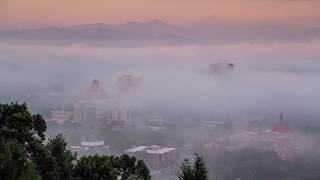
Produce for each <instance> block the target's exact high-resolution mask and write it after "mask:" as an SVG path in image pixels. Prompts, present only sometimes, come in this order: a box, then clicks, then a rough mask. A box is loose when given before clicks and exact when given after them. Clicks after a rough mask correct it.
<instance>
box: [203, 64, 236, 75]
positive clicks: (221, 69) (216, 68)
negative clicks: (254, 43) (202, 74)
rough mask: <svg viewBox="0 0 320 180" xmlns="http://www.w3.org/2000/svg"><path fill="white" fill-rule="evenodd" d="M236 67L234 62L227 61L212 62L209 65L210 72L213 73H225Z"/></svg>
mask: <svg viewBox="0 0 320 180" xmlns="http://www.w3.org/2000/svg"><path fill="white" fill-rule="evenodd" d="M233 69H234V64H233V63H229V62H227V61H223V62H216V63H212V64H210V66H209V72H210V73H211V74H217V75H220V74H225V73H228V72H230V71H232V70H233Z"/></svg>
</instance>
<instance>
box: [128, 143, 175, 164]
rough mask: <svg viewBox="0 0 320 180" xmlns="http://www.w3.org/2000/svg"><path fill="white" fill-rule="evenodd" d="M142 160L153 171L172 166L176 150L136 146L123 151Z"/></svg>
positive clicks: (153, 146) (154, 146)
mask: <svg viewBox="0 0 320 180" xmlns="http://www.w3.org/2000/svg"><path fill="white" fill-rule="evenodd" d="M124 152H125V153H127V154H129V155H133V156H136V157H137V158H138V159H142V160H144V161H145V162H146V164H147V165H148V166H149V167H151V168H153V169H161V168H165V167H168V166H170V165H172V164H174V163H175V162H176V160H177V154H176V148H169V147H161V146H156V145H152V146H138V147H134V148H131V149H128V150H125V151H124Z"/></svg>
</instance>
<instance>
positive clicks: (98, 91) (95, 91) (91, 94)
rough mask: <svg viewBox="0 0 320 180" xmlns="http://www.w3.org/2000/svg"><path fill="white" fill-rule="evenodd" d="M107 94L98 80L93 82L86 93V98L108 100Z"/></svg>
mask: <svg viewBox="0 0 320 180" xmlns="http://www.w3.org/2000/svg"><path fill="white" fill-rule="evenodd" d="M106 97H107V94H106V92H105V91H104V89H103V88H102V87H101V86H100V83H99V81H98V80H97V79H94V80H93V81H92V84H91V86H90V87H89V88H88V89H87V91H86V93H85V98H90V99H99V98H106Z"/></svg>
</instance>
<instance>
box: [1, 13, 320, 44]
mask: <svg viewBox="0 0 320 180" xmlns="http://www.w3.org/2000/svg"><path fill="white" fill-rule="evenodd" d="M313 39H320V26H314V27H287V26H264V25H259V26H258V25H257V26H250V27H237V26H222V25H204V26H201V25H193V26H189V27H179V26H174V25H170V24H168V23H166V22H163V21H161V20H157V19H155V20H151V21H147V22H127V23H123V24H104V23H96V24H82V25H74V26H66V27H43V28H36V29H19V30H7V31H0V41H5V42H6V41H8V42H16V43H46V44H74V43H84V44H90V45H102V46H117V47H118V46H120V47H123V46H125V47H127V46H129V47H139V46H150V45H151V46H152V45H185V44H198V45H199V44H202V45H208V44H217V43H235V42H237V43H238V42H249V43H261V42H263V43H265V42H302V41H309V40H313Z"/></svg>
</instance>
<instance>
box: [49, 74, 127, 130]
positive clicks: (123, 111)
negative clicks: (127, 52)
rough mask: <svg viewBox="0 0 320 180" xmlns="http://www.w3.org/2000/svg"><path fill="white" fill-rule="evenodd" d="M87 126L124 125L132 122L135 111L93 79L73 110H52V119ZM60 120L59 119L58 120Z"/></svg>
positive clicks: (76, 101)
mask: <svg viewBox="0 0 320 180" xmlns="http://www.w3.org/2000/svg"><path fill="white" fill-rule="evenodd" d="M66 115H69V116H68V117H69V118H70V121H73V122H76V123H79V124H81V125H83V126H85V127H97V126H101V125H113V124H115V125H117V126H118V125H123V124H127V123H130V122H131V120H132V118H133V113H132V112H131V111H130V110H129V109H128V108H127V107H126V105H125V104H122V103H121V102H120V101H118V100H117V99H114V98H111V97H108V96H107V93H106V92H105V90H104V89H103V88H102V87H101V86H100V83H99V81H98V80H96V79H95V80H93V81H92V84H91V85H90V86H89V88H88V89H87V90H86V92H85V93H84V94H83V95H82V96H81V97H80V98H78V99H77V100H75V102H74V104H73V111H68V112H62V111H52V116H51V119H53V118H55V119H57V118H59V117H61V118H63V119H62V120H63V121H66V118H67V117H66ZM57 121H58V120H57ZM58 122H59V121H58Z"/></svg>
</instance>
